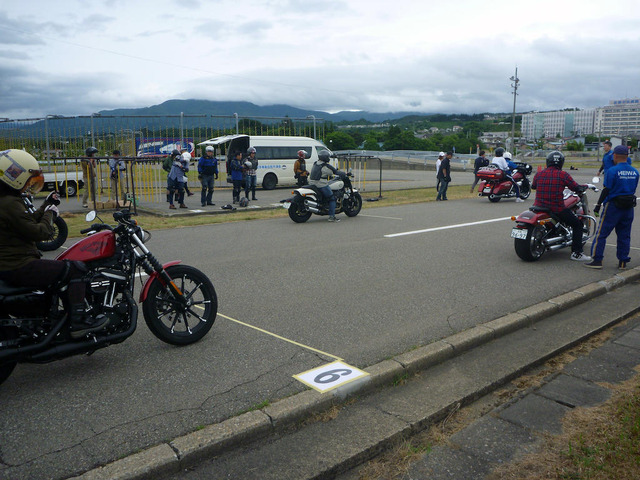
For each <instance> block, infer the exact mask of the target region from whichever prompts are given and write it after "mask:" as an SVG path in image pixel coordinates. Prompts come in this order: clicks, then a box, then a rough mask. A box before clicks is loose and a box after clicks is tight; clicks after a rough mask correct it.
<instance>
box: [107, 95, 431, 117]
mask: <svg viewBox="0 0 640 480" xmlns="http://www.w3.org/2000/svg"><path fill="white" fill-rule="evenodd" d="M98 113H100V115H105V116H130V115H131V116H152V115H180V113H184V114H185V115H225V116H228V115H233V114H234V113H237V114H238V116H239V117H252V118H255V117H291V118H307V117H309V116H311V115H313V116H314V117H316V118H318V119H320V118H322V119H324V120H329V121H332V122H341V121H354V120H359V119H361V118H363V119H365V120H368V121H370V122H375V123H379V122H382V121H384V120H393V119H396V118H401V117H404V116H406V115H415V112H389V113H374V112H366V111H362V110H358V111H342V112H337V113H328V112H321V111H317V110H306V109H302V108H297V107H292V106H290V105H265V106H259V105H255V104H253V103H251V102H218V101H211V100H193V99H191V100H167V101H166V102H163V103H161V104H159V105H153V106H151V107H143V108H118V109H115V110H102V111H100V112H98ZM424 115H427V114H426V113H425V114H424Z"/></svg>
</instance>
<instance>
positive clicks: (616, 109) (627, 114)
mask: <svg viewBox="0 0 640 480" xmlns="http://www.w3.org/2000/svg"><path fill="white" fill-rule="evenodd" d="M594 128H595V130H594V133H600V134H601V135H605V136H607V135H620V136H627V135H633V134H636V135H637V134H639V133H640V98H627V99H625V100H611V101H610V102H609V105H607V106H606V107H602V108H599V109H598V114H597V115H596V121H595V125H594Z"/></svg>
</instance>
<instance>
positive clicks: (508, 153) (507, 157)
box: [502, 152, 511, 160]
mask: <svg viewBox="0 0 640 480" xmlns="http://www.w3.org/2000/svg"><path fill="white" fill-rule="evenodd" d="M502 156H503V157H504V158H506V159H507V160H511V152H504V154H503V155H502Z"/></svg>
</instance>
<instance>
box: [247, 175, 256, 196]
mask: <svg viewBox="0 0 640 480" xmlns="http://www.w3.org/2000/svg"><path fill="white" fill-rule="evenodd" d="M257 178H258V177H257V176H256V175H247V178H245V181H244V196H245V197H247V198H249V192H251V193H253V196H254V197H255V196H256V180H257Z"/></svg>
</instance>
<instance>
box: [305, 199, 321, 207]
mask: <svg viewBox="0 0 640 480" xmlns="http://www.w3.org/2000/svg"><path fill="white" fill-rule="evenodd" d="M304 205H305V207H315V208H318V202H314V201H313V200H305V201H304Z"/></svg>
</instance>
